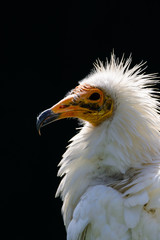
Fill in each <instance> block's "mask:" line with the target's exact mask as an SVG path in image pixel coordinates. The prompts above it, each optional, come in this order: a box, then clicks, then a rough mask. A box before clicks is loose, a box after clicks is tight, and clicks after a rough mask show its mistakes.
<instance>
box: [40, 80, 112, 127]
mask: <svg viewBox="0 0 160 240" xmlns="http://www.w3.org/2000/svg"><path fill="white" fill-rule="evenodd" d="M112 113H113V100H112V98H111V97H110V96H106V95H105V93H104V92H103V91H102V90H101V89H99V88H96V87H93V86H90V85H87V84H80V85H79V86H78V87H76V88H75V89H74V90H73V91H72V92H71V93H70V94H69V95H68V96H67V97H65V98H64V99H63V100H61V101H60V102H58V103H57V104H56V105H54V106H53V107H51V108H50V109H47V110H46V111H44V112H42V113H41V114H40V115H39V117H38V118H37V128H38V131H39V132H40V128H41V127H42V126H45V125H47V124H49V123H50V122H52V121H56V120H59V119H63V118H79V119H83V120H85V121H88V122H90V123H91V124H92V125H93V126H97V125H99V124H100V123H101V122H103V121H104V120H105V119H107V118H109V117H110V116H111V115H112Z"/></svg>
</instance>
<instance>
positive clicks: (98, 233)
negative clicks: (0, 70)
mask: <svg viewBox="0 0 160 240" xmlns="http://www.w3.org/2000/svg"><path fill="white" fill-rule="evenodd" d="M130 64H131V57H129V58H128V59H127V60H124V58H122V59H121V60H118V59H116V57H115V55H114V54H112V56H111V59H110V60H107V62H106V64H103V63H102V62H100V61H97V62H96V63H95V64H94V69H93V70H92V71H91V73H90V74H89V75H88V76H87V77H86V78H84V79H83V80H82V81H80V82H79V85H78V86H77V87H76V88H75V89H73V90H72V91H70V92H69V93H68V95H67V96H66V97H65V98H64V99H63V100H61V101H60V102H58V103H57V104H56V105H54V106H53V107H51V108H49V109H47V110H45V111H43V112H42V113H41V114H40V115H39V116H38V118H37V128H38V131H39V132H40V128H41V127H42V126H45V125H47V124H49V123H50V122H53V121H56V120H59V119H63V118H78V119H80V120H81V123H82V127H81V129H80V131H79V133H78V134H77V135H76V136H74V137H73V138H72V139H71V142H70V145H69V146H68V148H67V150H66V152H65V153H64V155H63V158H62V160H61V162H60V164H59V166H60V169H59V172H58V175H59V176H61V177H62V176H63V179H62V181H61V183H60V185H59V187H58V190H57V194H56V196H59V195H60V196H61V198H62V200H63V207H62V213H63V218H64V224H65V227H66V231H67V240H130V239H132V240H133V239H134V240H160V116H159V113H158V111H159V102H158V99H157V93H156V92H155V90H154V88H153V87H152V86H154V85H155V84H157V79H156V75H155V74H146V73H145V72H144V69H143V63H140V64H138V65H136V66H134V67H133V68H131V67H130Z"/></svg>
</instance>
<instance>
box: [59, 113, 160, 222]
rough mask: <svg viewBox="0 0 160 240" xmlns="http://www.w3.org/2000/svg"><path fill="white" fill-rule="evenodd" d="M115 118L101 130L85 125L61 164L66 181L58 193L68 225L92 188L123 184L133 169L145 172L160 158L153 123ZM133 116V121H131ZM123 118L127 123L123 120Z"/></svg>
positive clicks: (74, 138)
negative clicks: (83, 198) (88, 190)
mask: <svg viewBox="0 0 160 240" xmlns="http://www.w3.org/2000/svg"><path fill="white" fill-rule="evenodd" d="M128 115H129V116H127V114H126V116H123V118H122V117H118V116H116V117H114V118H113V119H110V120H108V121H105V122H104V123H102V124H101V125H99V126H98V127H93V126H91V125H90V124H88V123H87V124H85V125H84V127H83V128H82V129H81V131H80V132H79V133H78V134H77V135H76V136H75V137H73V138H72V139H71V144H70V145H69V147H68V149H67V151H66V152H65V154H64V155H63V159H62V161H61V162H60V166H61V167H60V169H59V173H58V175H59V176H63V175H64V177H63V179H62V181H61V183H60V185H59V188H58V190H57V195H61V197H62V200H63V207H62V212H63V217H64V223H65V225H66V227H67V226H68V224H69V222H70V220H71V218H72V214H73V210H74V208H75V207H76V205H77V203H78V201H79V200H80V197H81V196H82V195H83V193H84V192H85V191H86V190H87V188H88V187H90V186H94V185H97V184H105V185H110V184H112V183H113V184H114V182H115V181H121V180H120V179H123V175H125V174H126V173H127V172H129V169H132V173H133V169H135V170H136V169H143V166H144V165H145V164H152V163H153V162H154V160H155V161H156V160H157V156H158V155H159V143H158V142H159V132H158V130H156V127H153V126H152V127H151V123H152V122H151V121H150V120H146V121H143V124H142V120H143V119H138V118H139V116H137V117H136V118H134V119H133V120H132V121H130V120H128V119H130V117H131V116H130V113H129V112H128ZM128 117H129V118H128ZM122 119H123V120H122Z"/></svg>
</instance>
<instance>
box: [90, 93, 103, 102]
mask: <svg viewBox="0 0 160 240" xmlns="http://www.w3.org/2000/svg"><path fill="white" fill-rule="evenodd" d="M99 99H100V94H99V93H97V92H95V93H92V94H91V95H90V97H89V100H93V101H96V100H99Z"/></svg>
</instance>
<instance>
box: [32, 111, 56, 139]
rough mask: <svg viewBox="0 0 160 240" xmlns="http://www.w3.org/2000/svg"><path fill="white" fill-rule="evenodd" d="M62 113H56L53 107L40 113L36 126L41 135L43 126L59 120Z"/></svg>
mask: <svg viewBox="0 0 160 240" xmlns="http://www.w3.org/2000/svg"><path fill="white" fill-rule="evenodd" d="M59 116H60V114H56V113H54V112H53V111H52V110H51V109H47V110H45V111H43V112H42V113H40V114H39V116H38V117H37V122H36V127H37V131H38V133H39V135H40V136H41V131H40V130H41V128H42V127H44V126H46V125H48V124H50V123H51V122H54V121H56V120H58V118H59Z"/></svg>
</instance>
